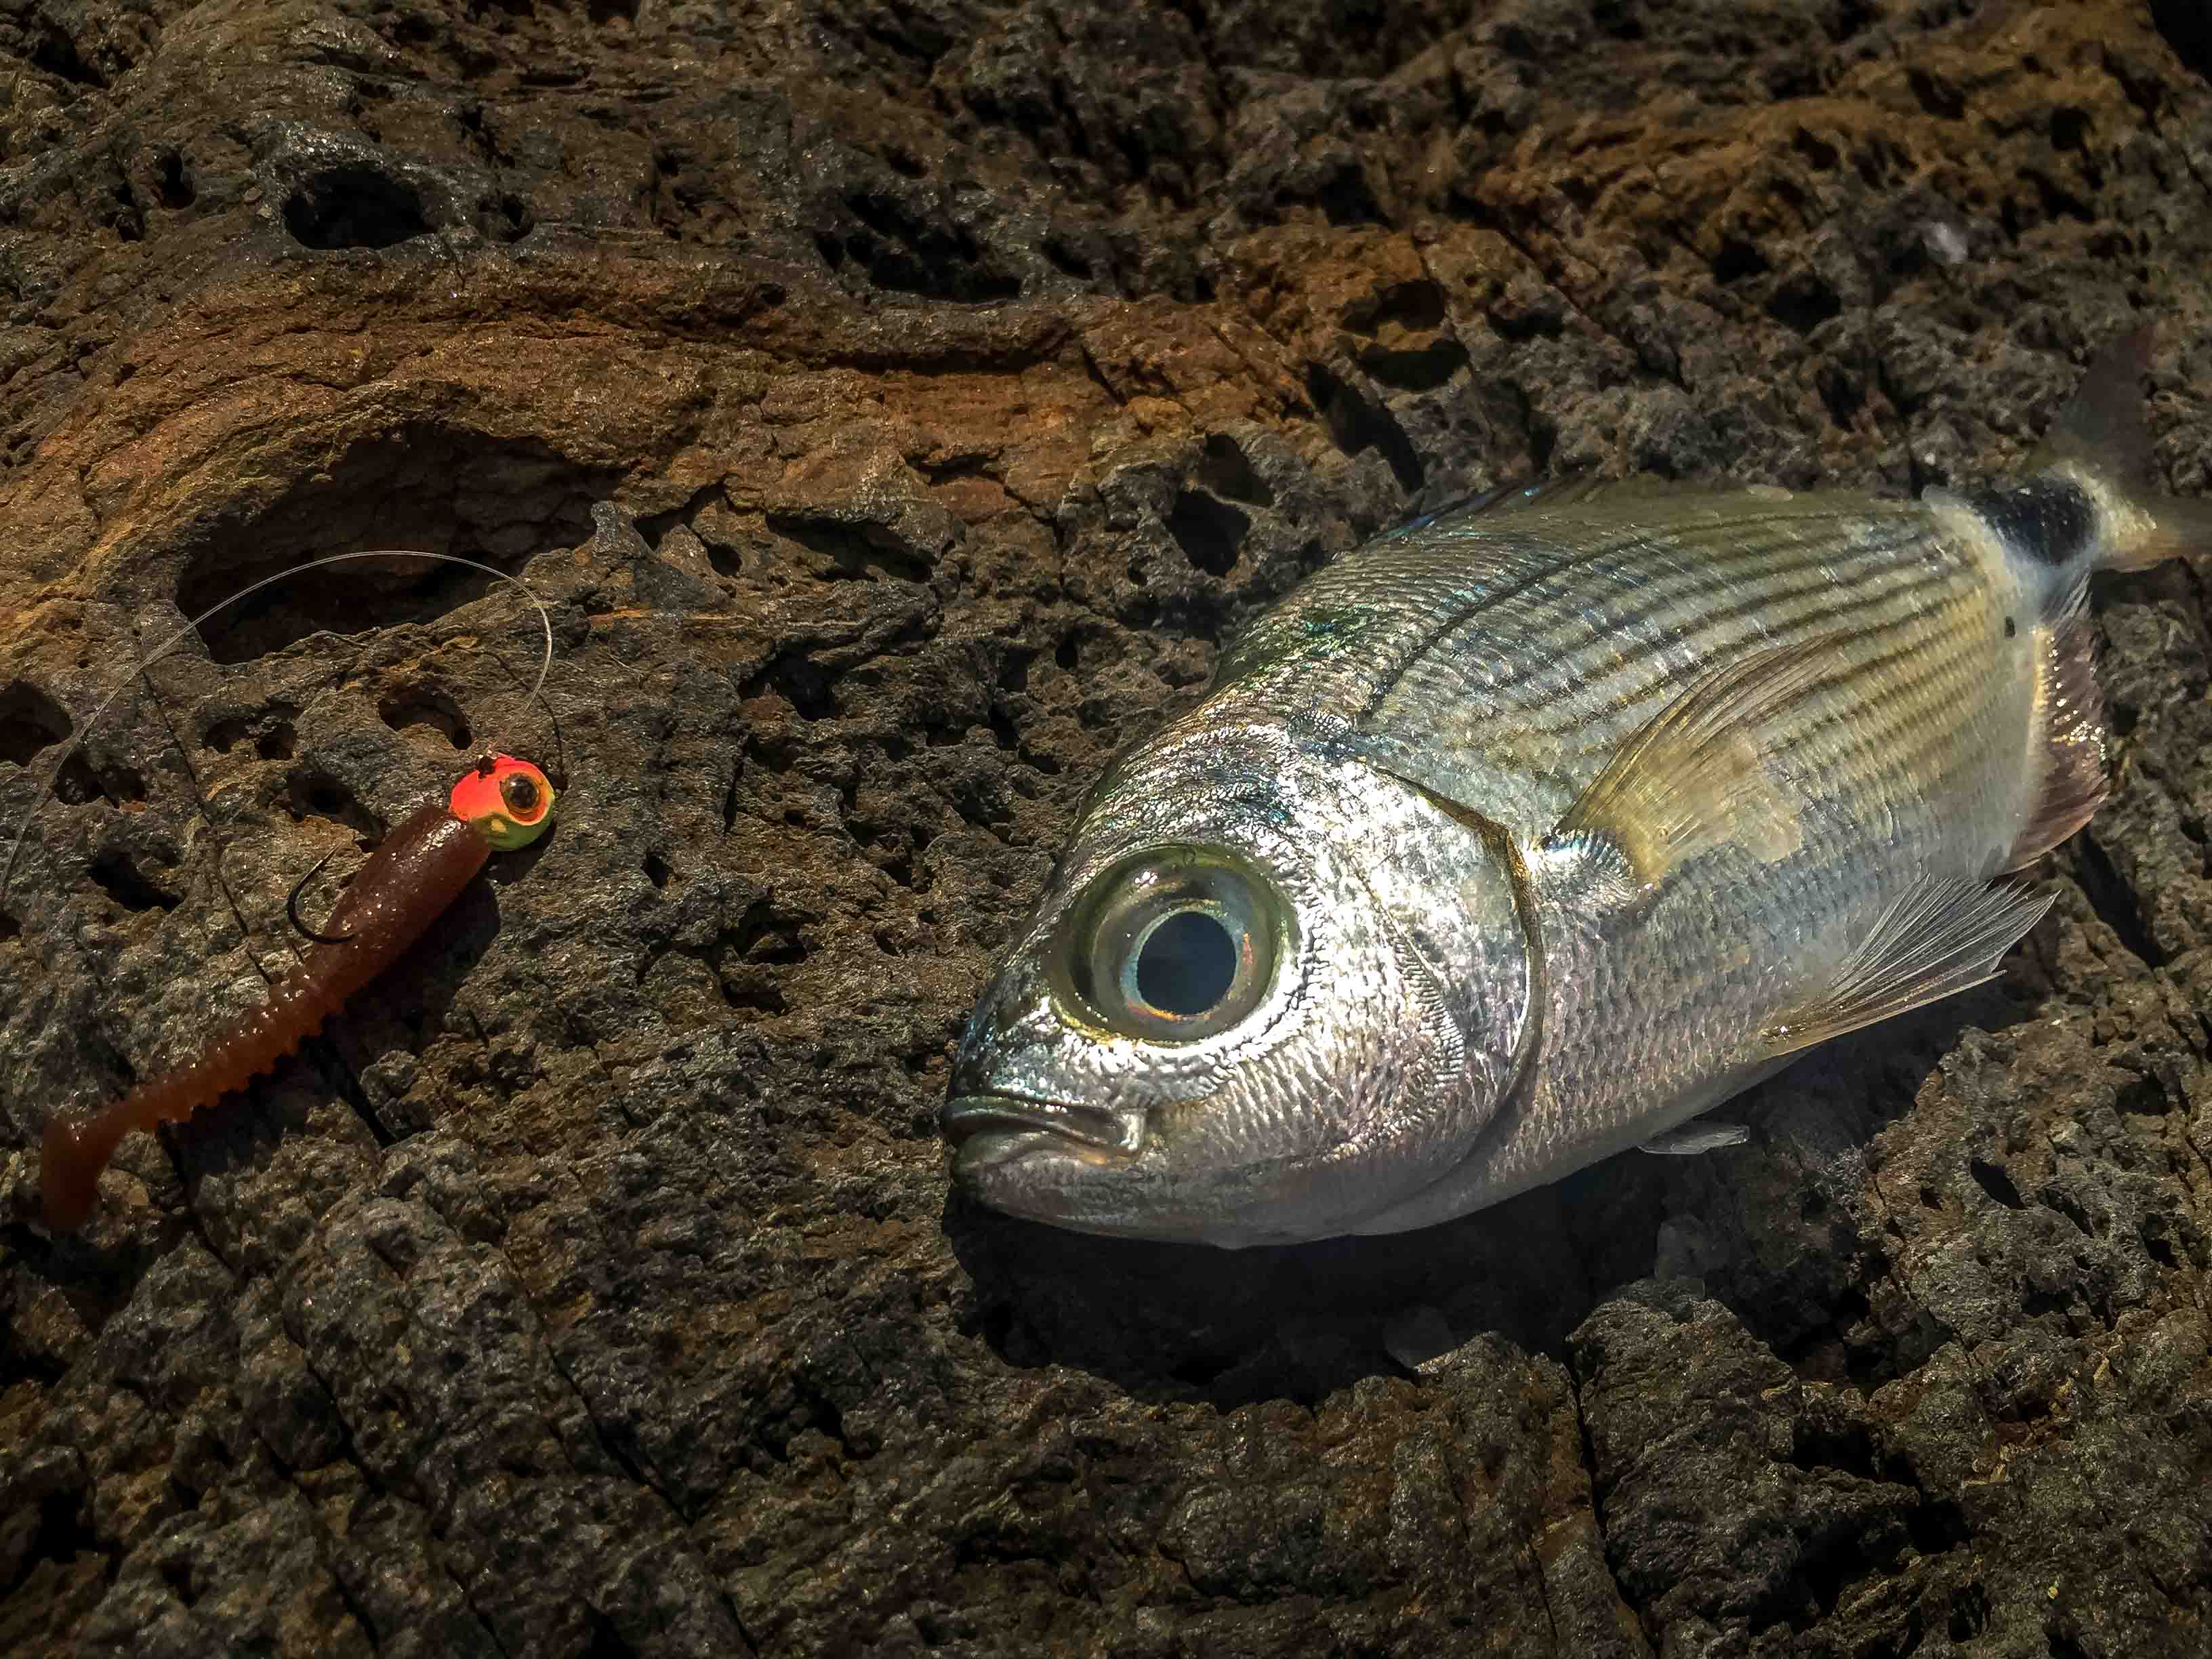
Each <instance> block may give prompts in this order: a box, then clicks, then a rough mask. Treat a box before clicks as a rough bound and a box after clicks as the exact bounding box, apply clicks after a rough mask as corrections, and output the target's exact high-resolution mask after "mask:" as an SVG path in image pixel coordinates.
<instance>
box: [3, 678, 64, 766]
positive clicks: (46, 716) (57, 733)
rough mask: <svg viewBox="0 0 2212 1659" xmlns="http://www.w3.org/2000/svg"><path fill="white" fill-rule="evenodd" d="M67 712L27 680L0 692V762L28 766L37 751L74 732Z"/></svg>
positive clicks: (56, 742) (13, 684)
mask: <svg viewBox="0 0 2212 1659" xmlns="http://www.w3.org/2000/svg"><path fill="white" fill-rule="evenodd" d="M75 730H76V722H75V721H73V720H70V716H69V710H68V709H66V708H63V707H62V706H61V704H59V703H58V702H55V701H54V700H53V699H52V697H50V696H47V695H46V693H45V692H44V691H41V690H40V689H39V688H38V687H37V686H35V685H33V684H31V683H30V682H29V681H28V680H13V681H10V682H9V684H8V685H7V686H6V687H4V688H0V761H10V762H13V763H15V765H17V766H28V765H29V764H30V763H31V757H33V756H34V755H36V754H37V753H38V752H39V751H40V750H41V749H45V748H48V747H50V746H51V745H52V744H58V743H60V742H61V741H63V740H64V738H67V737H68V736H69V734H70V732H73V731H75Z"/></svg>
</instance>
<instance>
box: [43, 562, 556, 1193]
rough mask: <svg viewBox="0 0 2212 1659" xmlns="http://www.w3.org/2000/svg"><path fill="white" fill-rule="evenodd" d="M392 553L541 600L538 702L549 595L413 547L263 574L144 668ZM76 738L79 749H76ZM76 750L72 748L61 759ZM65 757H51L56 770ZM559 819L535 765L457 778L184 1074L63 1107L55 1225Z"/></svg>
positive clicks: (303, 1030)
mask: <svg viewBox="0 0 2212 1659" xmlns="http://www.w3.org/2000/svg"><path fill="white" fill-rule="evenodd" d="M395 557H398V558H416V559H429V560H435V561H436V562H439V563H442V564H457V565H461V566H465V567H466V568H469V569H471V570H476V571H480V572H482V573H483V574H485V575H488V576H491V577H495V578H496V579H497V580H500V581H502V582H505V583H507V585H508V586H511V587H513V588H515V589H516V590H518V591H519V592H521V594H522V595H523V597H524V598H526V599H528V600H529V601H530V602H531V603H532V605H536V606H537V607H538V623H539V625H540V627H541V628H542V629H543V630H544V638H545V647H544V656H543V657H542V659H540V660H539V662H538V679H537V682H536V684H533V685H532V687H531V689H530V695H531V696H532V697H533V698H534V697H536V696H537V695H538V692H539V691H540V690H543V689H544V684H545V676H546V673H547V671H548V670H550V668H551V667H552V665H553V619H552V616H551V614H550V612H549V611H547V610H546V608H545V605H544V601H542V600H541V599H538V596H537V595H536V594H534V593H532V592H531V591H530V589H529V588H528V587H527V586H525V585H524V584H523V583H522V582H521V581H520V580H517V579H516V578H514V577H513V576H510V575H508V574H507V573H506V572H505V571H503V570H499V569H495V568H493V567H492V566H490V565H488V564H482V563H479V562H477V561H476V560H474V559H465V558H461V557H459V556H457V555H454V554H451V553H423V552H417V551H413V550H406V549H388V550H375V551H371V552H362V553H333V554H330V555H328V556H325V557H323V558H319V559H314V560H311V561H309V562H307V563H306V564H303V565H298V566H295V567H294V568H291V569H289V570H284V571H280V572H279V573H277V574H276V575H273V576H264V578H262V579H261V580H259V581H258V582H254V583H252V585H251V586H246V587H242V588H240V589H239V591H238V592H235V593H233V594H231V595H230V596H229V597H228V599H223V600H222V601H220V602H219V603H217V604H216V605H210V606H209V607H208V608H207V609H206V610H205V611H202V612H200V614H199V615H198V616H197V617H193V618H192V619H191V621H190V622H188V623H185V625H184V626H183V627H182V628H180V629H178V630H177V631H176V632H175V633H173V634H172V635H169V636H168V638H167V639H166V640H164V641H162V642H161V645H160V646H159V647H156V648H155V650H154V651H153V652H152V653H149V655H148V656H147V657H146V658H145V659H143V662H141V663H140V665H139V667H140V668H141V669H143V668H144V667H146V666H148V665H151V664H152V663H153V662H154V661H155V659H157V658H159V657H161V655H162V654H163V653H166V652H167V651H168V650H170V649H171V648H172V647H174V646H175V645H176V644H177V643H178V642H179V641H181V640H183V639H184V638H185V636H186V635H189V634H191V633H192V632H193V631H194V630H195V629H197V628H198V627H199V625H200V624H201V623H204V622H206V621H207V620H208V619H209V618H210V617H213V616H215V615H216V613H217V612H218V611H222V610H223V609H224V608H225V607H226V606H228V605H235V604H237V603H238V601H239V600H240V599H244V598H246V596H247V595H248V594H250V593H252V592H257V591H258V590H259V589H261V588H264V587H266V586H269V585H270V583H271V582H277V581H283V580H287V579H289V578H290V577H293V576H296V575H298V574H300V573H301V571H305V570H313V569H314V568H316V567H317V566H319V565H326V564H344V563H348V562H351V561H353V560H356V559H384V558H395ZM126 684H127V682H126ZM122 690H123V688H122V686H120V685H118V687H117V688H116V689H115V690H113V691H112V692H110V693H109V694H108V695H107V696H106V697H105V698H103V699H102V700H101V702H100V706H99V707H98V708H95V709H94V710H93V711H92V714H91V716H90V718H89V719H88V720H86V721H85V726H84V730H85V731H86V732H89V731H90V730H91V728H92V727H93V726H94V725H95V724H97V723H98V721H99V720H100V716H101V715H102V714H106V712H107V710H108V708H109V707H110V706H111V705H112V704H113V702H115V699H116V698H117V697H118V696H121V695H122ZM79 742H82V736H80V738H79ZM75 748H76V744H71V745H70V751H69V752H73V751H74V750H75ZM66 758H67V752H65V753H64V757H63V759H66ZM59 766H60V762H59V761H58V762H56V763H55V768H56V770H57V771H58V769H59ZM52 781H53V775H52V773H50V774H49V775H48V776H47V777H46V780H45V782H46V785H48V786H51V784H52ZM43 799H44V790H43V789H42V790H41V791H40V793H38V794H35V795H33V798H32V803H31V805H29V806H27V807H26V808H25V809H24V811H23V815H22V817H21V822H19V823H18V824H17V825H16V829H15V840H14V842H13V844H12V845H11V846H10V847H9V851H8V860H7V862H6V864H5V865H4V866H0V897H5V896H6V894H7V891H8V886H9V882H10V880H11V879H12V878H13V877H14V875H15V860H16V859H17V858H18V857H19V856H20V855H21V852H22V849H23V838H24V836H25V835H26V833H27V831H28V830H29V829H30V824H31V819H32V817H33V815H34V814H35V813H36V812H37V811H38V807H39V804H40V801H41V800H43ZM552 821H553V786H552V784H551V783H550V781H548V780H547V778H546V776H545V774H544V773H543V772H541V771H540V770H538V768H537V767H535V766H533V765H532V764H531V763H529V762H528V761H524V760H517V759H515V758H514V757H513V756H511V755H497V754H495V755H488V756H486V757H484V758H483V760H481V761H479V762H478V763H477V764H476V765H475V766H474V767H472V768H471V769H470V771H469V772H468V774H467V775H466V776H465V777H463V778H462V779H461V781H459V783H456V784H455V785H454V786H453V793H452V794H451V796H450V797H449V798H448V799H446V800H444V801H431V802H428V803H426V804H425V805H423V806H422V809H421V810H420V811H416V813H414V814H413V815H412V816H411V817H409V818H407V819H406V820H405V821H404V823H400V824H399V825H398V827H397V828H396V829H393V830H392V832H391V834H389V835H387V836H386V837H385V838H384V842H383V845H381V846H380V847H379V848H377V849H376V851H375V852H374V853H372V854H370V855H369V857H368V861H367V862H366V863H364V864H363V865H362V867H361V869H360V870H359V871H358V872H356V875H355V876H354V878H353V882H352V884H351V885H350V886H349V887H348V888H347V889H346V890H345V891H344V893H343V895H341V896H340V897H339V899H338V902H337V904H336V905H335V906H333V907H332V908H331V915H330V916H329V918H328V920H326V921H325V922H324V924H323V929H322V931H321V932H320V933H309V935H308V936H309V937H310V938H311V939H313V940H314V945H313V949H311V950H310V951H307V954H306V955H305V956H304V957H301V961H300V963H299V965H298V966H297V967H295V969H293V970H292V971H291V972H290V973H289V974H287V975H285V976H284V977H283V978H282V979H281V980H279V981H276V983H275V984H274V985H273V986H271V987H270V993H269V997H268V1000H266V1001H265V1002H264V1003H263V1004H262V1006H260V1007H258V1009H256V1010H255V1011H254V1012H252V1013H250V1014H248V1015H246V1017H245V1018H242V1019H240V1021H239V1022H238V1023H237V1024H234V1025H233V1026H232V1027H231V1028H230V1029H229V1030H228V1031H225V1032H224V1033H223V1034H222V1036H219V1037H217V1038H216V1040H215V1041H214V1042H211V1043H210V1044H209V1045H208V1046H207V1048H205V1049H204V1051H202V1053H201V1054H200V1056H199V1058H198V1059H197V1060H194V1061H193V1062H192V1063H191V1065H189V1066H185V1068H184V1069H183V1070H182V1071H179V1072H174V1073H170V1074H168V1075H167V1076H165V1077H162V1078H161V1079H157V1080H156V1081H155V1082H152V1083H149V1084H146V1085H143V1087H140V1088H138V1089H136V1090H134V1091H131V1093H130V1094H129V1095H127V1096H125V1097H124V1098H123V1099H121V1100H119V1101H117V1102H115V1103H113V1104H112V1105H110V1106H108V1107H106V1109H102V1110H100V1111H97V1112H94V1113H93V1114H92V1115H89V1116H88V1117H84V1118H81V1119H76V1120H74V1121H73V1120H71V1119H69V1118H66V1117H64V1116H63V1115H59V1114H57V1115H55V1116H54V1117H52V1119H50V1120H49V1121H48V1122H47V1124H46V1140H45V1144H44V1146H43V1148H42V1149H41V1152H40V1172H39V1181H40V1193H41V1195H42V1197H43V1199H44V1201H45V1207H46V1223H47V1225H49V1226H52V1227H54V1228H56V1229H74V1228H76V1227H79V1226H81V1225H83V1223H84V1220H85V1218H86V1217H87V1216H88V1215H90V1214H91V1213H92V1207H93V1204H94V1200H95V1199H96V1197H97V1195H98V1189H99V1184H100V1171H101V1170H105V1169H106V1167H107V1163H108V1160H109V1159H110V1158H112V1157H113V1156H114V1153H115V1148H116V1146H118V1144H119V1143H120V1142H121V1140H122V1139H123V1137H124V1136H125V1135H126V1134H129V1133H131V1131H132V1130H133V1129H149V1130H150V1129H152V1128H153V1127H155V1125H156V1124H160V1123H164V1122H176V1121H181V1120H183V1119H185V1118H187V1117H190V1116H191V1115H192V1113H193V1112H195V1111H197V1110H198V1109H199V1108H201V1107H203V1106H209V1105H212V1104H214V1103H215V1102H216V1101H217V1100H220V1099H221V1098H222V1097H223V1096H224V1095H225V1094H228V1093H229V1092H230V1091H232V1090H234V1089H240V1088H243V1087H244V1086H245V1085H246V1084H247V1083H248V1082H250V1081H251V1080H252V1079H253V1078H255V1077H257V1076H258V1075H260V1074H261V1073H264V1072H266V1071H268V1070H270V1068H271V1067H272V1066H275V1065H276V1062H277V1061H278V1060H281V1059H283V1057H284V1056H285V1055H286V1054H290V1053H291V1052H292V1051H293V1050H294V1049H295V1048H298V1047H299V1046H300V1043H301V1042H302V1041H303V1040H304V1039H305V1038H307V1036H311V1035H312V1034H313V1032H315V1031H316V1030H319V1029H320V1028H321V1026H322V1024H323V1022H324V1021H325V1020H326V1019H328V1018H330V1017H331V1014H333V1013H335V1012H337V1010H338V1008H339V1007H341V1006H343V1004H344V1002H345V1000H346V999H347V998H349V997H350V996H352V995H353V994H354V993H355V992H356V991H358V990H360V989H361V988H362V987H363V986H364V985H367V984H368V982H369V981H371V980H373V979H374V978H375V977H376V976H377V975H378V974H380V973H381V972H382V971H383V970H384V969H386V968H387V967H389V966H391V964H392V962H393V961H394V960H395V959H396V958H397V957H399V956H400V955H401V953H402V952H404V951H405V950H406V949H407V947H408V946H409V945H412V944H413V943H414V942H415V941H416V939H420V938H421V937H422V933H423V932H424V930H425V929H427V928H428V927H429V926H430V924H431V923H432V922H433V921H436V920H437V918H438V917H439V916H440V915H443V914H444V912H445V911H446V909H447V907H448V906H449V905H451V904H452V903H453V901H454V899H455V898H457V897H459V895H460V891H461V890H462V889H463V888H464V887H465V886H467V885H468V884H469V882H470V880H471V878H473V877H474V876H475V875H476V873H477V871H479V870H481V869H483V866H484V863H485V860H488V859H489V858H490V856H491V855H492V854H494V853H502V852H512V851H513V850H514V849H516V848H522V847H527V846H528V845H529V844H530V843H531V842H533V841H535V840H537V839H538V836H540V835H542V834H544V830H545V828H546V826H547V825H548V824H550V823H551V822H552ZM318 867H319V866H318ZM309 874H310V875H311V876H312V874H313V872H309ZM298 898H299V892H298V890H297V889H295V890H294V891H293V895H292V900H291V902H290V903H288V906H287V908H288V911H289V914H291V915H292V916H293V918H294V920H295V923H296V922H297V918H298V912H297V911H296V909H292V908H291V905H292V904H296V902H297V901H298ZM303 931H305V930H304V929H303Z"/></svg>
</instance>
